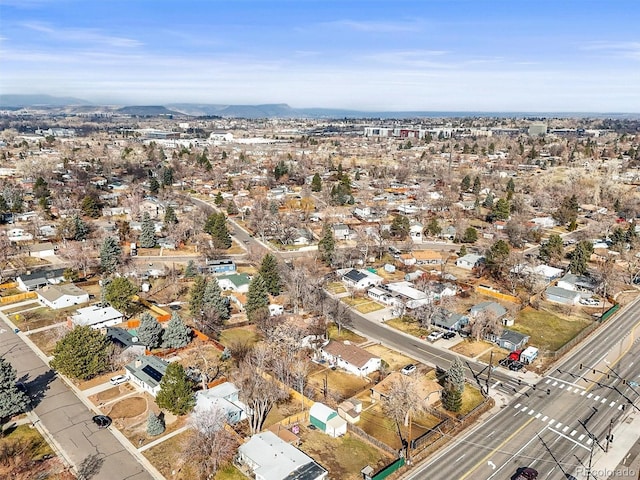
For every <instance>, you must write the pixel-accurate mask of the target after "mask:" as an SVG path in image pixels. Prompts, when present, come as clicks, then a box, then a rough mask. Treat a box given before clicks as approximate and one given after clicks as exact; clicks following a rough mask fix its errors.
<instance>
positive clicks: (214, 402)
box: [194, 382, 247, 425]
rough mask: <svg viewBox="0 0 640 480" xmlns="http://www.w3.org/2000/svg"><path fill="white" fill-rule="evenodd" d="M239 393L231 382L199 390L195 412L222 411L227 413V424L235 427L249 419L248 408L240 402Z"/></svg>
mask: <svg viewBox="0 0 640 480" xmlns="http://www.w3.org/2000/svg"><path fill="white" fill-rule="evenodd" d="M238 393H239V390H238V387H236V386H235V385H234V384H233V383H231V382H224V383H221V384H220V385H216V386H215V387H212V388H209V389H208V390H198V391H197V392H196V405H195V407H194V410H195V411H196V412H197V411H207V410H211V409H215V410H220V411H222V412H224V413H225V415H226V418H227V422H228V423H229V424H230V425H235V424H236V423H239V422H241V421H242V420H244V419H245V418H247V406H246V405H245V404H244V403H242V402H241V401H240V399H239V395H238Z"/></svg>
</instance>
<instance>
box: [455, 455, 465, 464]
mask: <svg viewBox="0 0 640 480" xmlns="http://www.w3.org/2000/svg"><path fill="white" fill-rule="evenodd" d="M465 455H466V453H463V454H462V455H460V456H459V457H458V458H457V459H456V462H459V461H460V460H462V459H463V458H464V456H465Z"/></svg>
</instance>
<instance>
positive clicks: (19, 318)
mask: <svg viewBox="0 0 640 480" xmlns="http://www.w3.org/2000/svg"><path fill="white" fill-rule="evenodd" d="M35 305H37V303H36V304H34V306H35ZM83 306H85V305H76V306H73V307H69V308H63V309H61V310H51V309H50V308H47V307H40V308H36V309H34V310H26V311H25V309H29V308H31V307H28V306H24V307H22V309H23V311H22V312H21V313H15V314H12V315H11V320H12V321H13V323H15V324H16V327H18V328H19V329H20V330H23V331H28V330H35V329H36V328H40V327H46V326H48V325H53V324H55V323H61V322H64V321H65V320H66V319H67V316H68V315H71V314H72V313H74V312H75V311H76V310H77V309H78V308H81V307H83Z"/></svg>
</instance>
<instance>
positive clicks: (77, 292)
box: [36, 283, 89, 310]
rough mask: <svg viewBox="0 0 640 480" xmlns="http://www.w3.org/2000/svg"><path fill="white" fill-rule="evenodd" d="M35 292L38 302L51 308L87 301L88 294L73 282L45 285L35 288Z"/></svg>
mask: <svg viewBox="0 0 640 480" xmlns="http://www.w3.org/2000/svg"><path fill="white" fill-rule="evenodd" d="M36 294H37V295H38V302H40V303H41V304H42V305H44V306H45V307H49V308H52V309H53V310H59V309H61V308H65V307H71V306H73V305H80V304H81V303H88V302H89V294H88V293H87V292H85V291H84V290H82V289H81V288H80V287H77V286H75V285H74V284H73V283H65V284H60V285H47V286H46V287H42V288H39V289H38V290H36Z"/></svg>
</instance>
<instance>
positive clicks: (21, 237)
mask: <svg viewBox="0 0 640 480" xmlns="http://www.w3.org/2000/svg"><path fill="white" fill-rule="evenodd" d="M7 238H8V239H9V240H10V241H11V242H30V241H31V240H33V235H31V234H30V233H29V232H27V231H26V230H25V229H24V228H12V229H11V230H7Z"/></svg>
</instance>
